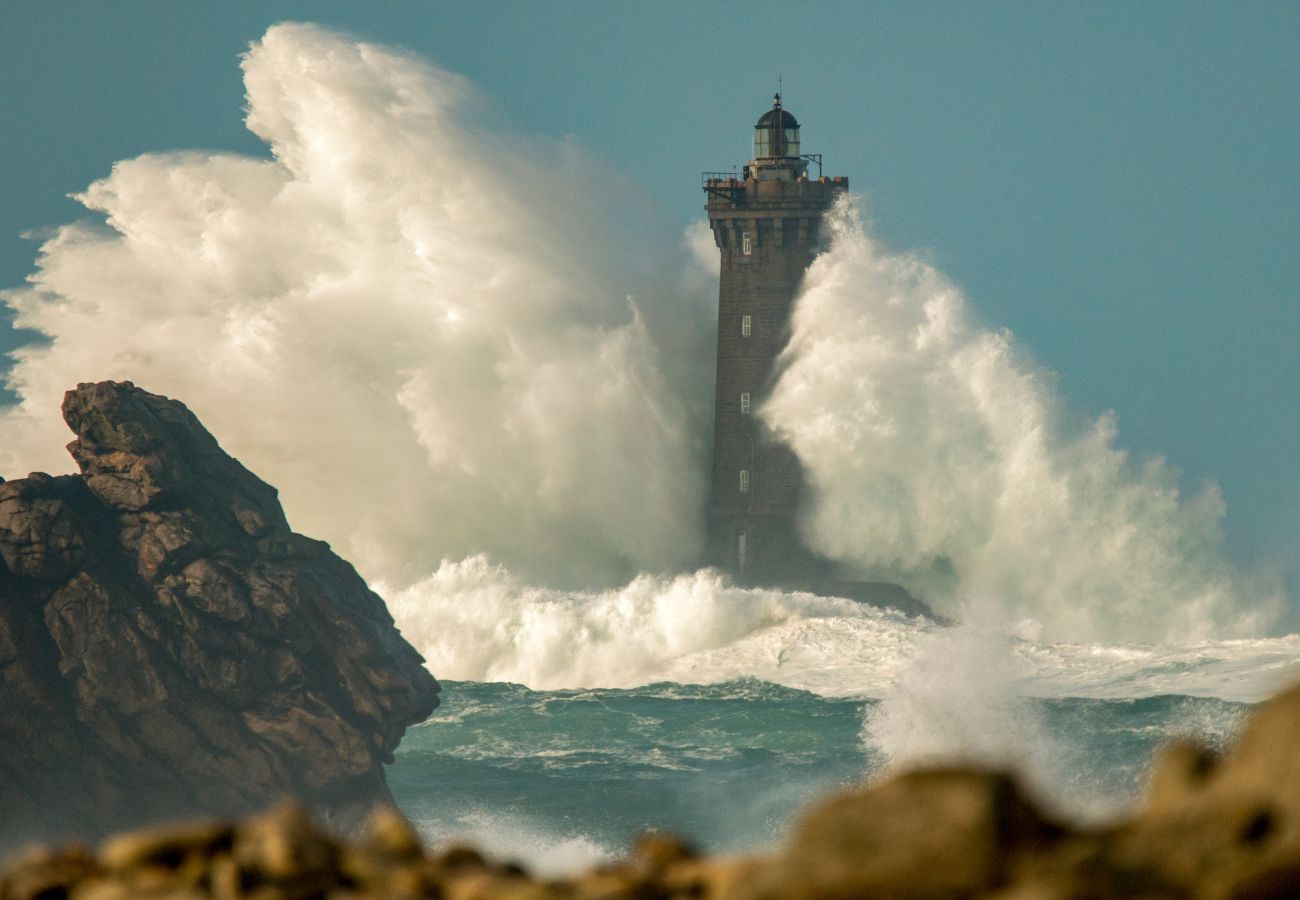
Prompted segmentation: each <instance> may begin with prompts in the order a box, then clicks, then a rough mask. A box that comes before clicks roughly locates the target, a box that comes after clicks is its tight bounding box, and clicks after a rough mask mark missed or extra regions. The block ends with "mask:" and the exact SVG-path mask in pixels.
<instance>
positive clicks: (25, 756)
mask: <svg viewBox="0 0 1300 900" xmlns="http://www.w3.org/2000/svg"><path fill="white" fill-rule="evenodd" d="M63 413H64V418H65V420H66V421H67V423H68V425H69V426H70V427H71V428H72V430H73V431H74V432H75V433H76V440H74V441H73V442H72V443H71V444H69V445H68V450H69V452H71V454H72V456H73V458H74V459H75V460H76V462H77V465H78V466H79V467H80V469H81V474H80V475H79V476H77V475H71V476H62V477H50V476H48V475H44V474H39V473H37V474H33V475H30V476H28V477H27V478H24V479H20V480H15V481H9V482H6V483H0V846H9V845H12V844H14V843H15V842H17V841H20V840H29V839H31V838H32V837H33V836H36V837H39V836H42V835H47V836H50V835H57V836H75V835H80V836H83V837H90V838H94V837H97V836H98V835H99V834H101V833H102V829H104V828H106V827H108V828H114V827H118V828H120V827H123V826H130V825H133V824H140V823H143V822H148V821H152V820H158V819H160V818H174V817H178V816H192V815H195V814H217V815H227V816H233V815H243V814H245V813H248V812H250V811H251V810H254V809H258V808H262V807H263V806H265V805H266V803H267V802H268V801H269V800H270V799H272V798H274V797H276V796H279V795H284V794H287V795H291V796H295V797H299V798H301V799H303V800H304V801H305V802H307V803H308V804H310V805H311V807H312V808H313V809H314V810H316V811H317V812H318V813H320V814H321V815H323V816H325V817H326V818H328V819H330V820H332V821H335V822H338V823H347V822H349V821H352V820H356V819H358V818H360V813H359V811H361V810H368V809H369V808H370V807H371V805H372V804H373V803H375V802H376V801H384V800H387V799H389V795H388V791H387V788H386V786H385V784H384V778H383V768H382V764H383V763H384V762H387V761H391V758H392V752H393V750H394V749H395V748H396V746H397V743H398V741H399V739H400V738H401V736H402V733H403V731H404V730H405V729H406V727H407V726H408V725H410V724H412V723H414V722H418V721H421V720H422V719H423V718H425V717H427V716H428V714H429V713H430V712H431V711H432V710H433V709H434V707H435V706H436V705H437V692H438V684H437V682H436V681H434V679H433V678H432V677H431V676H430V675H429V674H428V673H427V672H426V671H425V669H424V667H423V665H422V660H421V659H420V656H419V654H417V653H416V652H415V650H414V649H412V648H411V646H410V645H409V644H407V643H406V642H405V641H404V640H403V639H402V637H401V635H400V634H398V632H397V630H396V628H395V627H394V625H393V620H392V618H391V617H390V616H389V614H388V611H387V609H386V608H385V606H384V604H383V602H382V601H381V600H380V599H379V598H378V597H377V596H375V595H374V594H373V593H371V592H370V590H369V589H368V588H367V587H366V585H365V583H364V582H363V581H362V580H361V578H360V577H359V576H358V575H357V574H356V572H355V571H354V570H353V569H352V567H351V566H350V565H348V564H347V563H346V562H344V561H343V560H342V559H340V558H339V557H337V556H335V555H334V554H333V553H332V552H331V551H330V549H329V546H328V545H326V544H324V543H321V542H320V541H313V540H310V539H308V538H305V537H303V536H302V535H299V534H295V533H294V532H293V531H291V530H290V529H289V526H288V524H287V523H286V521H285V518H284V513H283V511H282V510H281V508H280V504H279V501H278V500H277V498H276V492H275V489H274V488H272V487H270V486H269V485H267V484H266V483H265V482H263V481H261V480H260V479H259V478H257V476H255V475H253V474H252V473H251V472H249V471H248V470H247V469H245V468H244V467H243V466H242V465H240V464H239V462H237V461H236V460H235V459H233V458H231V457H230V456H229V455H227V454H226V453H225V452H224V451H222V449H221V447H220V446H218V444H217V442H216V440H215V439H213V437H212V435H210V434H209V433H208V432H207V431H206V430H205V429H204V428H203V426H202V425H201V424H200V423H199V421H198V420H197V419H196V418H195V417H194V416H193V415H192V414H191V413H190V412H189V410H187V409H186V408H185V407H184V406H183V405H182V404H180V403H178V402H176V401H174V400H168V399H166V398H164V397H159V396H156V395H154V394H150V393H148V392H146V391H143V390H140V389H139V388H136V387H134V386H133V385H131V384H130V383H124V384H116V383H111V382H105V383H102V384H93V385H92V384H85V385H80V386H79V387H78V388H77V389H76V390H73V391H70V392H68V394H67V397H66V398H65V400H64V405H63Z"/></svg>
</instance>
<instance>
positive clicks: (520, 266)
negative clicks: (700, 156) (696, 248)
mask: <svg viewBox="0 0 1300 900" xmlns="http://www.w3.org/2000/svg"><path fill="white" fill-rule="evenodd" d="M243 70H244V80H245V85H246V88H247V101H248V113H247V124H248V126H249V128H250V129H251V130H252V131H253V132H254V133H255V134H256V135H257V136H258V137H259V138H261V139H262V140H264V141H265V142H266V145H267V147H268V151H269V154H268V155H269V157H270V158H266V159H257V158H249V157H243V156H238V155H234V154H229V153H207V152H204V153H194V152H177V153H159V154H147V155H144V156H140V157H137V158H134V159H128V160H125V161H122V162H119V163H117V164H115V165H114V166H113V170H112V172H111V174H109V175H108V176H107V177H105V178H103V179H102V180H100V181H97V182H95V183H94V184H93V185H91V186H90V187H89V188H88V189H87V190H85V191H84V192H83V193H81V194H80V195H78V197H77V199H78V200H79V201H80V202H81V203H82V204H84V205H85V206H86V207H87V208H88V209H89V210H90V211H91V212H92V213H95V214H99V215H102V216H103V217H104V219H105V220H106V221H105V224H104V225H97V224H95V223H93V222H85V221H83V222H78V223H75V224H71V225H67V226H65V227H62V228H60V229H58V231H57V232H56V233H55V234H54V236H53V237H51V238H49V239H48V240H47V241H45V243H44V244H43V245H42V247H41V255H40V258H39V260H38V270H37V271H36V272H35V273H34V274H33V275H32V277H31V279H30V282H31V283H30V285H28V286H26V287H22V288H16V289H14V290H10V291H6V292H4V294H3V298H4V300H5V302H7V303H8V304H9V305H10V306H11V307H12V308H13V309H14V310H15V311H16V313H17V324H18V325H19V326H20V327H22V328H26V329H31V330H33V331H36V332H39V333H40V334H42V335H44V336H45V337H46V338H48V340H47V341H45V342H43V343H40V344H32V345H29V346H27V347H24V348H22V349H20V350H19V351H18V352H17V353H16V359H17V361H16V363H15V365H14V366H13V368H12V370H10V371H9V372H8V373H7V382H8V384H9V386H10V388H11V389H12V390H14V391H15V392H16V393H17V394H18V396H19V397H20V400H21V402H20V405H19V406H17V407H11V408H7V409H5V410H3V413H0V425H2V426H3V429H4V432H5V435H6V437H5V441H4V444H3V446H2V447H0V471H4V472H5V473H6V474H8V473H13V472H26V471H29V470H33V469H40V470H48V471H53V472H58V471H61V470H63V469H65V468H66V467H67V465H68V463H67V457H66V453H64V451H63V449H62V448H63V445H64V444H65V443H66V442H67V434H66V429H65V428H64V427H63V425H62V423H61V422H60V421H59V416H58V409H59V403H60V401H61V399H62V395H63V392H64V391H65V390H67V389H68V388H71V387H73V386H75V385H76V384H77V383H78V382H81V381H88V380H100V379H116V380H122V379H131V380H135V381H136V382H138V383H139V384H140V385H141V386H143V387H145V388H147V389H149V390H152V391H155V392H161V393H164V394H168V395H170V396H174V397H176V398H179V399H181V400H183V401H184V402H185V403H186V404H188V405H189V406H190V407H191V408H192V409H193V410H194V411H195V412H196V413H197V414H198V415H199V416H200V417H201V418H202V419H203V421H204V422H205V423H207V424H208V425H209V427H210V428H211V429H212V431H213V432H214V433H215V434H216V435H217V436H218V438H219V439H220V440H221V442H222V444H223V445H224V446H225V447H226V448H227V449H228V450H230V451H231V452H232V453H234V454H235V455H236V456H237V457H239V458H240V459H241V460H242V461H244V462H245V463H246V464H247V465H248V466H249V467H250V468H252V469H253V470H254V471H256V472H257V473H258V474H259V475H261V476H262V477H263V478H265V479H266V480H268V481H269V482H271V483H273V484H275V485H276V486H277V487H278V488H279V490H280V493H281V497H282V499H283V501H284V503H285V506H286V508H287V510H288V513H289V516H290V518H291V520H292V521H293V522H294V525H295V527H298V528H300V529H301V530H303V531H304V532H305V533H308V534H312V535H315V536H319V537H321V538H324V539H326V540H328V541H330V543H331V544H333V545H334V546H335V547H336V549H337V550H338V551H339V552H340V553H341V554H343V555H344V556H346V557H347V558H348V559H350V560H351V561H353V562H354V563H355V564H356V565H357V566H358V568H359V569H360V570H361V571H362V572H363V573H364V574H365V575H366V576H367V577H370V578H381V579H383V580H384V581H385V582H386V583H388V584H405V583H409V582H411V581H414V580H416V579H418V578H422V577H424V576H427V575H428V574H429V573H430V572H431V571H432V570H434V569H436V568H437V565H438V562H439V561H440V560H442V559H443V558H444V557H450V558H461V557H464V556H467V555H471V554H473V553H478V552H490V553H492V554H493V556H494V557H495V558H497V559H500V560H502V561H503V562H505V563H508V564H509V565H511V567H512V568H514V569H515V570H516V571H518V572H520V573H521V574H523V575H525V576H526V577H528V578H530V579H532V580H534V581H539V582H540V583H545V584H552V585H555V584H560V585H566V586H571V587H588V586H593V585H606V584H616V583H619V582H620V581H623V580H625V579H627V578H628V577H631V576H632V575H634V574H636V573H637V572H639V571H660V570H664V569H671V568H674V567H678V566H681V565H683V564H687V563H689V562H691V561H692V560H693V559H694V557H695V554H696V552H697V548H698V534H699V531H700V522H701V509H702V503H703V500H702V498H703V496H704V493H705V490H704V479H703V471H704V463H703V453H702V448H703V446H704V440H705V437H704V436H705V434H706V431H707V419H705V418H704V415H705V413H704V409H703V407H704V403H703V402H702V401H701V397H708V396H711V394H710V392H709V386H708V380H709V376H708V366H707V360H708V353H707V344H708V339H709V336H710V334H711V332H710V327H711V326H710V322H709V318H708V317H707V315H706V314H705V310H706V304H705V302H704V301H703V299H702V298H701V297H700V296H698V295H696V294H693V293H692V291H698V290H702V285H703V284H704V281H705V279H706V276H705V275H704V274H702V273H701V272H696V268H695V267H694V264H692V263H690V261H689V259H688V260H686V264H685V265H683V264H682V263H683V260H681V258H680V257H681V254H682V250H681V249H680V247H679V246H678V236H677V235H676V234H675V233H674V232H673V231H672V230H671V229H664V230H663V231H661V232H660V231H656V230H655V229H653V228H652V227H650V226H651V223H652V222H653V221H654V217H653V216H652V215H650V214H646V215H642V214H641V213H640V212H638V211H637V208H636V205H635V204H636V200H635V199H634V198H633V197H632V196H631V194H632V192H630V191H625V190H619V189H617V188H618V186H619V185H620V184H621V179H622V177H623V176H621V175H619V174H618V173H616V172H612V171H607V170H606V169H605V168H604V167H602V166H601V165H600V164H599V163H598V162H596V161H594V160H591V159H587V158H585V157H584V156H583V155H582V153H581V152H580V151H579V150H578V149H577V148H575V147H572V146H569V145H565V144H563V143H557V142H555V141H553V140H549V139H543V138H531V139H529V140H528V141H527V142H526V145H525V142H524V141H523V140H522V139H520V138H517V137H515V136H511V135H506V134H498V133H493V132H491V131H489V130H487V129H485V128H483V127H482V126H481V125H478V124H476V115H477V113H476V109H477V103H476V101H475V100H474V96H473V91H472V89H471V88H470V87H469V85H468V84H467V83H466V82H465V81H464V80H463V79H461V78H459V77H457V76H455V75H452V74H450V73H448V72H445V71H442V70H440V69H438V68H436V67H435V66H432V65H430V64H428V63H426V62H423V61H421V60H419V59H416V58H414V57H412V56H410V55H409V54H405V53H402V52H401V51H396V50H391V49H387V48H383V47H379V46H376V45H373V44H368V43H360V42H355V41H353V40H351V39H349V38H348V37H346V36H344V35H340V34H337V33H334V32H330V31H327V30H325V29H322V28H318V27H315V26H310V25H297V24H284V25H276V26H274V27H272V28H271V29H270V30H268V31H267V32H266V34H265V36H264V37H263V38H262V39H261V40H259V41H258V42H256V43H255V44H254V45H253V46H252V47H251V49H250V50H249V51H248V53H247V54H246V55H245V57H244V60H243ZM105 163H107V161H105ZM593 179H594V180H598V181H599V182H600V183H601V184H602V185H603V188H604V189H603V190H602V191H600V192H596V193H595V194H593V192H592V191H591V190H590V187H591V184H592V182H593ZM608 196H617V197H618V198H619V203H620V204H621V205H622V207H623V208H622V209H620V210H619V211H618V215H617V216H615V215H612V214H610V212H609V211H608V210H602V209H600V208H598V207H595V206H593V202H594V200H593V198H594V197H608ZM557 211H562V217H563V224H562V226H561V227H556V225H557V223H556V216H557ZM630 222H635V223H636V225H635V241H633V240H630V239H625V236H624V235H623V232H622V231H621V230H620V229H622V228H624V227H627V228H631V226H630V225H628V226H625V225H623V224H620V223H630ZM633 245H634V246H635V247H636V253H634V254H633V253H628V252H627V248H628V247H630V246H633ZM683 272H686V273H687V275H690V273H695V274H694V275H691V277H687V275H683V274H682V273H683ZM629 295H631V299H629ZM701 342H703V343H702V344H701Z"/></svg>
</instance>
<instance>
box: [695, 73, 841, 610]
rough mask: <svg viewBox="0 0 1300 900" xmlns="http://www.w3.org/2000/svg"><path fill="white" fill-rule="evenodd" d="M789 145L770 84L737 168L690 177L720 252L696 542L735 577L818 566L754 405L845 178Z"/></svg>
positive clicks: (793, 469)
mask: <svg viewBox="0 0 1300 900" xmlns="http://www.w3.org/2000/svg"><path fill="white" fill-rule="evenodd" d="M800 150H801V146H800V140H799V122H798V121H797V120H796V119H795V117H794V116H793V115H792V114H791V113H790V111H789V110H787V109H785V108H784V106H783V105H782V103H781V95H780V94H777V95H776V96H775V97H774V98H773V102H772V108H771V109H770V110H767V111H766V112H764V113H763V115H762V116H761V117H760V118H759V120H758V123H757V124H756V125H755V126H754V157H753V159H751V160H750V161H749V162H748V163H747V164H746V165H745V167H744V169H743V171H742V173H741V175H740V176H739V177H737V176H736V174H735V173H734V172H732V173H726V172H705V173H704V174H703V177H702V184H703V187H704V191H705V196H706V198H707V203H706V206H705V209H706V210H707V211H708V214H709V224H710V226H712V229H713V237H714V241H715V242H716V243H717V246H718V251H719V253H720V254H721V257H722V267H721V273H720V277H719V284H718V348H717V383H716V389H715V394H714V415H713V472H712V484H711V496H710V501H709V507H708V526H707V540H708V543H707V551H706V552H707V554H708V562H709V563H710V564H712V565H715V566H718V567H720V568H722V569H724V570H726V571H728V572H730V573H731V574H732V576H733V577H734V578H735V579H736V580H737V581H738V582H740V583H742V584H763V585H785V586H792V585H800V584H807V583H809V582H812V581H814V580H817V579H820V578H822V577H824V575H825V571H824V568H825V567H824V564H823V563H822V562H821V561H820V560H819V559H818V558H817V557H815V556H814V555H813V554H811V553H809V552H808V551H807V550H805V549H804V547H803V545H802V543H801V542H800V540H799V529H798V510H799V501H800V496H801V494H802V492H803V490H804V480H803V475H802V472H801V469H800V466H799V461H798V459H797V458H796V456H795V455H794V452H793V451H792V450H791V449H790V448H789V447H788V446H786V445H785V444H783V443H782V442H781V441H780V440H779V439H778V438H777V436H776V435H775V434H773V433H772V431H771V430H770V429H769V428H767V427H766V426H765V425H764V424H763V422H762V421H761V419H760V418H759V416H758V415H757V413H758V410H759V408H760V407H761V406H762V404H763V401H764V400H765V399H766V398H767V395H768V393H769V392H770V390H771V388H772V381H773V376H774V374H775V372H776V362H777V358H778V356H779V355H780V353H781V351H782V349H784V347H785V345H786V342H787V340H788V339H789V337H790V315H791V312H792V310H793V307H794V302H795V298H796V297H797V296H798V292H799V286H800V282H801V281H802V280H803V275H804V272H805V271H807V269H808V266H809V265H810V264H811V263H812V261H813V257H814V256H815V255H816V254H817V252H818V250H819V249H820V247H821V238H822V218H823V215H824V213H825V212H826V210H827V209H828V208H829V207H830V206H831V205H832V204H833V203H834V202H835V199H836V198H837V197H838V196H839V195H840V194H842V193H843V192H844V191H846V190H847V189H848V186H849V183H848V179H847V178H842V177H837V178H826V177H823V176H822V174H821V156H820V155H817V154H804V153H801V152H800ZM810 164H812V165H814V166H815V167H816V170H817V172H816V175H815V176H813V177H809V174H808V170H809V165H810Z"/></svg>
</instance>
